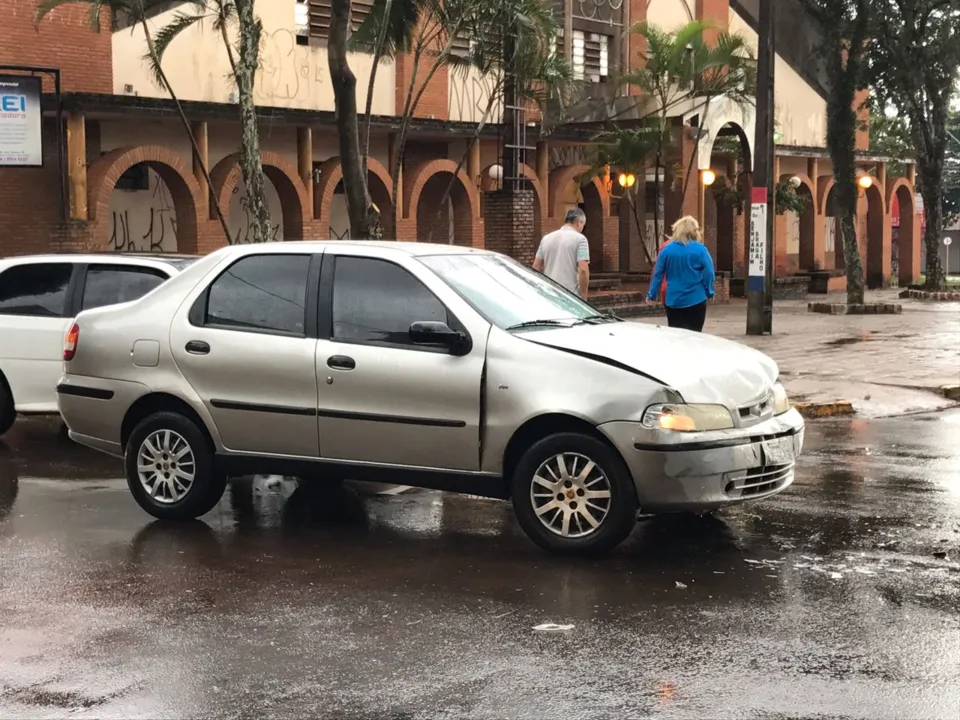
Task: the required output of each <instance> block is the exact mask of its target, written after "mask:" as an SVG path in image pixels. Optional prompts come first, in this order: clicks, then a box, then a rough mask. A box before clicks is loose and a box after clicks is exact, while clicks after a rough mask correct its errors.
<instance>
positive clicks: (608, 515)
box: [512, 433, 637, 554]
mask: <svg viewBox="0 0 960 720" xmlns="http://www.w3.org/2000/svg"><path fill="white" fill-rule="evenodd" d="M512 495H513V507H514V509H515V511H516V513H517V520H518V521H519V523H520V526H521V527H522V528H523V530H524V532H526V534H527V535H528V536H529V537H530V539H531V540H533V541H534V542H535V543H537V544H538V545H539V546H540V547H542V548H544V549H545V550H549V551H551V552H555V553H562V554H592V553H601V552H605V551H608V550H611V549H613V548H614V547H616V546H617V545H619V544H620V543H621V542H623V540H625V539H626V537H627V536H628V535H629V534H630V533H631V532H632V531H633V527H634V525H636V514H637V495H636V491H635V489H634V487H633V479H632V478H631V476H630V471H629V470H628V469H627V466H626V465H625V464H624V462H623V459H622V458H621V457H620V456H619V455H618V454H617V452H616V451H615V450H613V448H611V447H609V446H608V445H606V444H605V443H603V442H601V441H600V440H597V439H596V438H593V437H590V436H589V435H583V434H580V433H558V434H556V435H550V436H549V437H546V438H544V439H543V440H540V441H539V442H537V443H535V444H534V445H533V446H532V447H531V448H530V449H529V450H527V452H526V453H524V455H523V457H522V458H521V459H520V462H519V463H518V464H517V468H516V471H515V472H514V474H513V479H512Z"/></svg>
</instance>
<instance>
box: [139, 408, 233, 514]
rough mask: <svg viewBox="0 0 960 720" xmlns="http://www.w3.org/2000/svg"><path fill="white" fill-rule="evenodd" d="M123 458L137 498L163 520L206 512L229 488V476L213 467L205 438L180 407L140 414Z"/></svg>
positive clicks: (208, 445)
mask: <svg viewBox="0 0 960 720" xmlns="http://www.w3.org/2000/svg"><path fill="white" fill-rule="evenodd" d="M125 462H126V471H127V485H128V486H129V488H130V492H131V493H132V494H133V497H134V499H135V500H136V501H137V504H138V505H140V507H142V508H143V509H144V510H146V511H147V512H148V513H150V514H151V515H153V516H154V517H155V518H159V519H160V520H193V519H194V518H198V517H200V516H201V515H205V514H206V513H208V512H210V511H211V510H212V509H213V508H214V507H216V505H217V503H219V502H220V498H222V497H223V493H224V490H225V489H226V476H224V475H222V474H220V473H217V472H215V471H214V463H213V452H212V449H211V448H210V444H209V442H208V441H207V438H206V437H205V436H204V434H203V433H202V432H201V430H200V428H198V427H197V426H196V425H195V424H194V423H193V422H192V421H191V420H189V419H187V418H185V417H184V416H183V415H180V414H178V413H172V412H159V413H155V414H154V415H150V416H149V417H147V418H145V419H144V420H142V421H141V422H140V424H139V425H137V427H136V428H134V430H133V432H132V433H131V434H130V439H129V440H128V441H127V448H126V454H125Z"/></svg>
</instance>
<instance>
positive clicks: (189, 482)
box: [137, 430, 197, 505]
mask: <svg viewBox="0 0 960 720" xmlns="http://www.w3.org/2000/svg"><path fill="white" fill-rule="evenodd" d="M196 473H197V466H196V460H195V459H194V456H193V449H192V448H191V447H190V443H188V442H187V441H186V440H185V439H184V437H183V436H182V435H180V434H179V433H177V432H175V431H173V430H157V431H155V432H153V433H151V434H150V435H148V436H147V437H146V438H145V439H144V441H143V442H142V443H141V444H140V450H139V452H138V453H137V475H138V476H139V479H140V484H141V485H142V486H143V489H144V490H146V491H147V495H148V496H149V497H150V499H151V500H153V501H154V502H156V503H159V504H161V505H171V504H173V503H175V502H179V501H180V500H182V499H183V498H184V497H185V496H186V495H187V493H188V492H190V488H192V487H193V482H194V479H195V478H196Z"/></svg>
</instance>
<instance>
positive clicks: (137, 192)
mask: <svg viewBox="0 0 960 720" xmlns="http://www.w3.org/2000/svg"><path fill="white" fill-rule="evenodd" d="M202 200H203V193H202V192H201V190H200V187H199V185H197V181H196V179H195V178H194V177H193V174H192V173H191V172H190V171H189V170H188V169H187V167H186V164H185V163H184V162H183V160H182V159H181V158H180V156H179V155H177V154H176V153H175V152H173V151H171V150H169V149H167V148H163V147H157V146H142V147H132V148H131V147H126V148H117V149H115V150H111V151H110V152H107V153H104V154H103V155H101V157H100V158H99V159H98V160H96V161H95V162H94V163H93V164H92V165H91V166H90V168H89V170H88V171H87V204H88V207H89V209H90V220H91V221H92V222H93V223H94V229H93V237H94V238H96V242H97V245H98V247H99V248H102V249H103V250H114V251H126V252H130V251H134V252H174V251H176V252H181V253H195V252H197V251H198V248H197V246H198V240H199V233H200V223H201V218H200V212H201V210H200V208H201V207H202V205H201V201H202Z"/></svg>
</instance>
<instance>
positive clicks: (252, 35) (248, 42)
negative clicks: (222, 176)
mask: <svg viewBox="0 0 960 720" xmlns="http://www.w3.org/2000/svg"><path fill="white" fill-rule="evenodd" d="M236 5H237V21H238V25H239V31H240V32H239V35H240V46H239V50H238V53H237V54H238V55H239V59H238V60H237V66H236V73H235V76H236V81H237V95H238V97H239V100H240V103H239V104H240V173H241V174H242V175H243V183H244V185H245V186H246V188H247V201H248V202H249V206H248V208H249V212H250V224H251V229H252V230H253V241H254V242H257V243H262V242H267V241H268V240H271V239H272V235H271V233H270V213H269V211H268V209H267V196H266V192H265V191H264V179H263V164H262V162H261V158H260V130H259V128H258V127H257V108H256V104H255V102H254V99H253V84H254V80H255V78H256V74H257V67H258V66H259V63H260V36H261V34H262V31H263V26H262V25H261V23H260V20H259V19H258V18H257V17H255V16H254V14H253V0H236ZM287 239H292V238H287Z"/></svg>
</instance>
